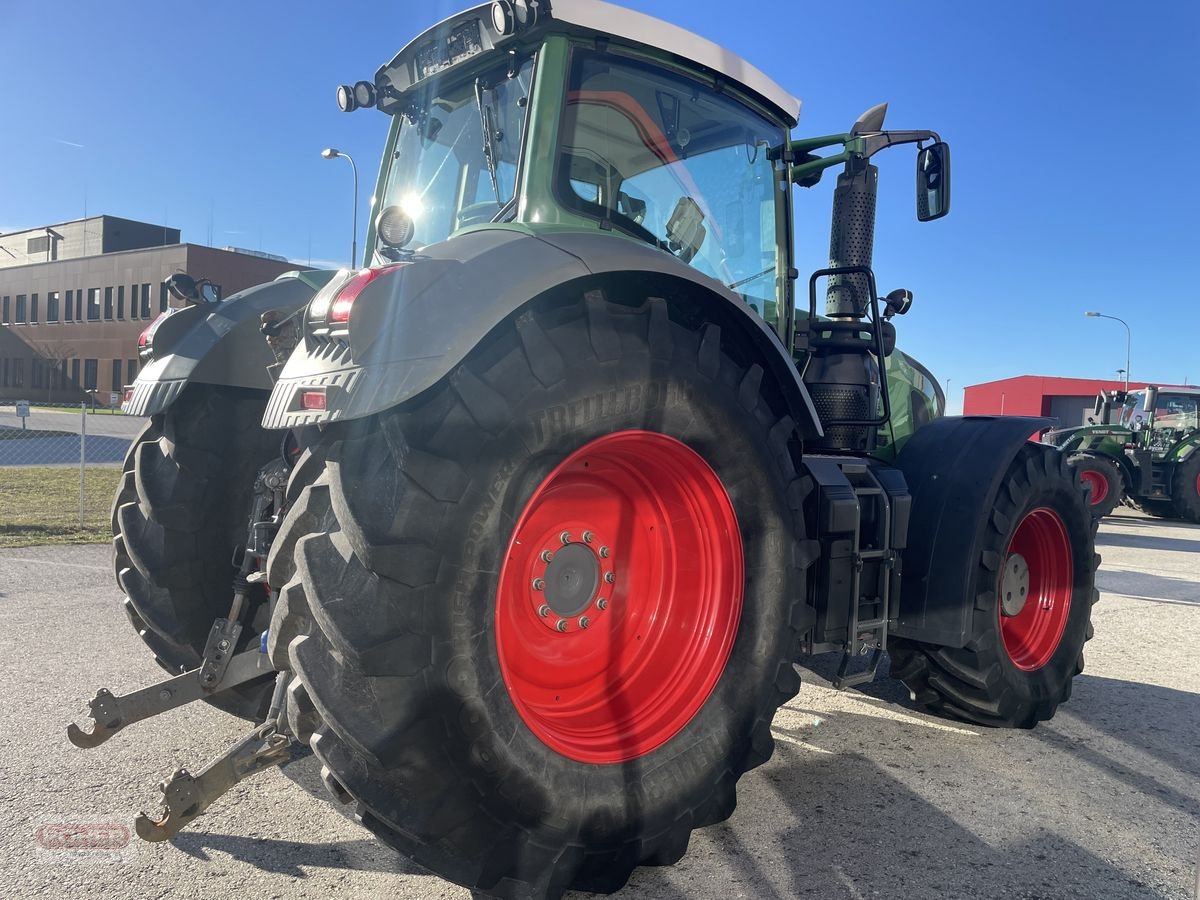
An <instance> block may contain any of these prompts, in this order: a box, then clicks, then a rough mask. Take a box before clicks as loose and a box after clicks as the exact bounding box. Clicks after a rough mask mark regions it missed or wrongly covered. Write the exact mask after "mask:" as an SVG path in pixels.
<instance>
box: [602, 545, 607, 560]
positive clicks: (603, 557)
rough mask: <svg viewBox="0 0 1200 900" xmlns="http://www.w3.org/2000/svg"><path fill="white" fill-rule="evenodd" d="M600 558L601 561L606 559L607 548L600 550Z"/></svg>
mask: <svg viewBox="0 0 1200 900" xmlns="http://www.w3.org/2000/svg"><path fill="white" fill-rule="evenodd" d="M600 558H601V559H608V548H607V547H601V548H600Z"/></svg>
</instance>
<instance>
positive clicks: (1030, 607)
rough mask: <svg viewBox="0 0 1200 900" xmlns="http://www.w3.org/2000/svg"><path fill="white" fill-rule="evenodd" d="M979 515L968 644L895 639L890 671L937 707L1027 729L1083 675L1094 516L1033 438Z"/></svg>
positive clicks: (1093, 595) (1057, 457) (1055, 455)
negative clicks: (980, 531)
mask: <svg viewBox="0 0 1200 900" xmlns="http://www.w3.org/2000/svg"><path fill="white" fill-rule="evenodd" d="M982 515H983V517H984V520H985V522H986V525H985V526H984V533H983V537H982V540H981V541H979V542H978V543H977V544H976V556H975V560H974V571H973V574H972V576H971V579H970V585H969V592H968V597H970V598H972V600H973V602H972V613H971V620H970V635H969V637H968V640H967V644H966V646H965V647H961V648H957V647H942V646H938V645H935V644H925V643H921V642H918V641H911V640H904V639H893V640H891V641H889V653H890V655H891V657H892V674H893V675H895V676H896V677H898V678H900V679H901V680H902V681H904V683H905V684H906V685H908V688H909V690H911V691H912V692H913V694H914V696H915V697H916V699H917V700H918V701H920V702H922V703H924V704H925V705H927V706H929V707H930V708H931V709H933V710H935V711H937V712H940V713H944V714H947V715H950V716H953V717H955V718H959V719H964V720H966V721H970V722H975V723H978V724H980V725H995V726H1008V727H1019V728H1032V727H1033V726H1034V725H1036V724H1037V723H1038V722H1040V721H1044V720H1046V719H1049V718H1050V717H1051V716H1053V715H1054V712H1055V710H1056V709H1057V707H1058V705H1059V704H1060V703H1063V702H1065V701H1066V700H1067V699H1068V698H1069V697H1070V695H1071V682H1072V679H1073V678H1074V677H1075V676H1076V675H1078V674H1079V673H1080V672H1081V671H1083V645H1084V642H1085V641H1086V640H1087V639H1088V638H1090V637H1091V636H1092V626H1091V608H1092V604H1093V603H1095V602H1096V599H1097V597H1098V594H1097V591H1096V589H1095V586H1094V582H1095V579H1094V572H1095V569H1096V566H1097V565H1098V563H1099V557H1097V556H1095V554H1094V551H1093V538H1092V535H1093V534H1094V532H1095V520H1093V519H1092V517H1091V514H1090V512H1089V510H1088V507H1087V504H1086V502H1085V500H1084V494H1083V492H1082V491H1081V490H1080V489H1079V487H1078V485H1077V483H1076V481H1075V479H1074V474H1073V472H1072V470H1071V469H1070V468H1069V467H1068V466H1067V465H1066V463H1065V462H1064V461H1063V459H1062V456H1061V454H1060V453H1059V452H1058V451H1055V450H1051V449H1049V448H1043V447H1041V446H1039V445H1035V444H1030V445H1028V446H1026V447H1024V448H1022V450H1021V451H1020V452H1019V453H1018V455H1017V457H1016V459H1015V460H1014V461H1013V463H1012V464H1011V465H1010V467H1009V469H1008V472H1007V473H1006V474H1005V476H1004V479H1003V481H1002V482H1001V485H1000V488H999V491H998V493H997V495H996V499H995V501H994V503H993V506H992V508H991V509H989V510H985V511H983V512H982ZM962 527H963V528H964V529H966V528H970V529H974V528H976V527H977V524H976V521H974V520H973V521H970V522H963V523H962ZM935 563H936V560H935Z"/></svg>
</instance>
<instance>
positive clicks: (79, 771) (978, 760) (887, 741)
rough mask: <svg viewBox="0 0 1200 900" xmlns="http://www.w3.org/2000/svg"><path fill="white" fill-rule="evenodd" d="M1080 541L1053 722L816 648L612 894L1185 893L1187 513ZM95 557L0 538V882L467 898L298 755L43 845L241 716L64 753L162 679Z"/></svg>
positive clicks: (47, 892) (1194, 587) (1189, 615)
mask: <svg viewBox="0 0 1200 900" xmlns="http://www.w3.org/2000/svg"><path fill="white" fill-rule="evenodd" d="M89 424H90V423H89ZM1099 543H1100V545H1101V546H1100V552H1101V553H1103V554H1104V564H1103V566H1102V569H1101V572H1100V576H1099V579H1100V587H1101V590H1102V592H1103V594H1102V597H1101V603H1100V604H1099V605H1098V606H1097V607H1096V609H1095V619H1094V621H1095V625H1096V637H1095V639H1094V640H1093V641H1092V643H1091V644H1090V645H1089V649H1088V665H1087V671H1086V672H1085V673H1084V674H1083V675H1082V676H1081V677H1080V678H1079V679H1078V680H1077V681H1076V683H1075V692H1074V697H1073V699H1072V700H1071V702H1070V703H1069V704H1068V705H1067V706H1066V707H1064V708H1063V709H1061V710H1060V711H1059V714H1058V716H1057V717H1056V718H1055V719H1054V720H1053V721H1052V722H1050V723H1048V724H1043V725H1041V726H1039V727H1038V728H1037V729H1035V730H1033V731H1027V732H1025V731H1023V732H1002V731H987V730H982V729H977V728H973V727H965V726H962V725H960V724H957V723H952V722H946V721H943V720H939V719H936V718H933V717H931V716H928V715H926V714H924V713H923V712H921V711H919V710H917V709H915V708H913V707H912V705H911V704H909V702H908V700H907V694H906V692H905V691H904V690H903V689H902V688H901V686H900V685H899V684H898V683H897V682H895V681H891V680H889V679H887V678H886V677H881V678H880V679H879V680H878V681H876V682H875V683H874V684H872V685H867V686H866V687H865V689H864V690H855V691H849V692H845V693H838V692H835V691H833V690H831V689H830V687H829V682H828V680H827V676H828V675H829V674H830V667H828V666H826V665H825V663H826V661H825V660H822V661H821V663H822V664H821V665H820V666H813V667H811V668H804V669H803V671H802V674H803V675H804V676H805V678H804V680H805V685H804V687H803V689H802V690H801V693H800V696H799V697H797V698H796V700H794V701H793V702H792V703H791V704H789V705H788V706H787V707H786V708H784V709H782V710H781V711H780V713H779V715H778V716H777V718H776V720H775V732H776V735H777V737H778V738H779V740H778V745H777V750H776V753H775V756H774V758H773V759H772V760H771V761H770V762H769V763H768V764H767V765H765V766H763V767H762V768H760V769H758V770H756V771H755V772H753V773H751V774H750V775H749V776H747V777H746V778H745V779H744V780H743V781H742V784H741V790H740V798H739V799H740V802H739V805H738V810H737V813H736V814H735V815H734V817H733V818H732V819H731V820H730V821H729V822H727V823H725V824H723V825H718V826H714V827H711V828H706V829H704V830H703V831H700V832H698V833H697V834H696V835H695V836H694V837H693V839H692V844H691V849H690V851H689V853H688V855H687V856H686V857H685V858H684V860H683V862H682V863H680V864H679V865H677V866H675V867H672V868H668V869H653V870H639V871H638V872H637V873H636V874H635V876H634V878H633V880H632V881H631V882H630V884H629V886H628V887H627V888H626V889H625V890H624V891H623V892H621V894H619V895H618V897H619V898H630V900H632V898H661V900H681V898H713V900H718V898H720V900H725V898H753V900H783V898H790V897H813V898H821V900H824V898H835V900H841V898H846V900H865V898H893V897H894V898H905V900H908V898H1000V897H1003V898H1014V900H1015V898H1025V900H1034V898H1039V900H1051V898H1055V900H1057V898H1081V900H1083V898H1086V900H1107V898H1111V900H1130V898H1172V900H1184V898H1190V897H1192V896H1193V892H1194V891H1195V885H1196V877H1197V876H1196V866H1197V858H1198V855H1200V854H1198V847H1200V825H1198V822H1200V755H1198V752H1200V705H1198V703H1197V700H1198V699H1200V697H1198V696H1197V695H1198V694H1200V662H1198V661H1197V657H1196V653H1195V645H1196V641H1197V638H1200V528H1197V527H1194V526H1189V525H1181V524H1179V523H1168V522H1162V521H1158V520H1154V519H1148V518H1143V517H1141V516H1138V515H1136V514H1133V513H1125V514H1121V515H1118V516H1116V517H1112V518H1110V519H1108V520H1106V521H1105V523H1104V524H1103V526H1102V528H1101V534H1100V537H1099ZM108 560H109V550H108V548H107V547H103V546H85V547H55V548H49V547H45V548H29V549H23V550H8V551H0V635H3V636H2V637H0V677H2V678H3V680H4V682H5V683H6V684H8V685H9V687H8V689H7V690H6V692H5V698H4V702H3V704H0V748H2V749H3V752H2V753H0V884H3V888H0V893H2V895H3V896H4V897H6V898H28V897H94V896H104V897H105V898H112V900H116V898H124V897H129V898H161V897H184V898H193V897H194V898H201V897H213V896H235V895H236V896H256V897H264V898H267V897H282V898H294V897H312V898H322V900H324V898H328V897H330V896H334V895H337V896H338V897H344V898H377V897H384V896H387V897H395V898H429V900H432V898H448V900H449V898H454V900H465V898H467V896H468V894H467V892H466V891H464V890H462V889H460V888H457V887H454V886H452V885H449V884H447V883H445V882H443V881H441V880H439V879H437V878H434V877H432V876H429V875H427V874H424V873H422V872H420V871H418V870H417V869H416V868H415V867H414V866H412V865H411V864H409V863H407V862H406V861H405V860H403V859H401V858H399V857H397V856H395V855H394V854H393V853H391V852H390V851H388V850H386V849H385V848H383V847H382V846H381V845H378V844H377V843H376V842H375V841H374V839H373V838H372V837H371V836H370V835H369V834H368V833H367V832H366V831H365V830H363V829H362V828H360V827H359V826H358V825H357V824H356V823H355V822H354V821H352V820H351V819H349V818H347V817H346V816H345V815H344V814H343V812H342V811H341V808H340V807H336V806H334V805H332V804H331V803H328V802H326V800H325V796H326V795H325V792H324V789H323V788H322V787H321V786H320V785H319V783H318V781H317V767H316V765H315V763H314V762H313V760H312V758H311V757H305V758H302V759H298V760H297V761H295V762H293V763H290V764H289V765H287V766H286V767H284V768H283V769H281V770H276V771H270V772H267V773H266V774H264V775H260V776H258V777H257V778H256V779H253V780H251V781H248V782H244V783H243V784H241V785H240V786H238V787H237V788H235V790H234V791H232V792H231V793H230V794H229V795H227V796H226V797H225V798H223V799H222V800H221V801H219V802H218V803H217V805H215V806H214V807H213V808H212V810H211V811H210V812H209V813H208V814H207V815H206V816H205V817H203V818H202V819H200V820H199V821H198V822H197V823H196V825H195V826H194V827H193V828H192V829H191V830H190V831H187V832H185V833H184V834H183V835H181V836H180V837H178V838H177V839H176V840H175V841H174V842H172V843H169V844H160V845H151V844H143V843H140V842H138V841H137V840H136V838H135V839H134V841H133V842H132V843H130V844H129V845H127V846H124V847H122V848H120V849H117V850H113V851H110V852H100V851H95V852H85V853H76V854H74V855H72V854H71V853H69V852H67V851H62V850H55V849H53V848H52V847H51V848H50V849H47V848H46V847H43V846H39V843H40V844H51V845H52V844H53V841H52V840H49V839H47V835H50V836H53V834H54V833H55V832H54V830H53V826H55V825H59V824H63V823H89V824H104V825H108V826H116V827H117V829H118V830H117V831H116V832H113V831H112V830H111V828H110V830H109V831H108V834H110V835H111V834H114V833H116V834H118V835H119V834H120V833H121V832H120V831H119V829H120V827H122V826H128V825H129V824H130V823H131V819H132V814H133V813H134V812H136V811H137V810H138V809H140V808H143V807H147V808H149V807H153V805H154V802H155V798H156V796H157V792H156V791H155V790H154V785H155V784H156V783H157V781H158V780H159V779H160V778H162V777H163V776H165V775H166V774H168V773H169V772H170V770H171V769H173V768H174V767H176V766H190V767H192V768H193V769H195V768H199V766H200V765H201V764H202V763H203V762H204V761H205V760H206V759H207V758H209V757H210V756H211V755H213V754H215V753H216V752H218V751H219V750H220V749H221V748H222V747H223V746H224V745H225V744H226V743H228V742H229V741H231V740H233V739H234V738H236V737H238V736H239V734H240V732H241V730H242V725H241V724H240V723H238V722H237V721H235V720H233V719H231V718H228V717H226V716H224V715H223V714H221V713H219V712H216V711H215V710H213V709H210V708H208V707H205V706H202V705H198V706H196V707H195V708H184V709H182V710H178V711H176V712H174V713H171V714H169V715H166V716H163V717H162V718H160V719H158V720H152V721H150V722H145V723H141V724H140V725H137V726H134V727H132V728H130V730H129V731H127V732H125V733H123V734H120V735H118V736H116V737H114V738H113V739H112V740H111V741H109V743H108V744H106V745H104V746H103V747H101V748H99V749H96V750H92V751H83V750H77V749H75V748H73V747H71V746H70V745H69V744H68V743H67V741H66V738H65V735H64V731H63V726H64V725H65V724H66V722H67V721H68V720H69V718H70V717H71V715H72V714H73V713H74V712H75V711H76V710H79V709H82V708H83V705H84V703H85V701H86V700H87V699H88V698H89V697H91V695H92V694H93V693H94V691H95V689H96V688H97V687H100V686H109V687H112V688H114V689H118V690H129V689H132V688H134V687H137V686H140V685H141V684H143V683H145V682H147V681H149V680H152V679H155V678H157V677H159V676H160V672H159V670H158V669H157V668H156V667H155V666H154V665H153V664H152V663H151V661H150V658H149V655H148V653H147V652H146V651H145V649H144V648H143V647H142V645H141V643H140V641H139V640H138V638H137V637H136V636H135V635H134V634H133V633H132V632H131V631H130V629H129V627H128V624H127V622H126V620H125V617H124V615H123V614H122V612H121V610H120V608H119V603H118V601H119V599H120V598H119V594H118V592H117V589H116V588H115V586H114V584H113V579H112V575H111V570H110V569H109V562H108ZM46 826H51V829H50V830H47V829H46ZM39 828H41V829H42V831H41V834H42V838H41V840H40V842H39V839H38V837H37V835H38V833H39V832H38V829H39ZM118 843H119V841H118Z"/></svg>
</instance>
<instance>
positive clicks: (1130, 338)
mask: <svg viewBox="0 0 1200 900" xmlns="http://www.w3.org/2000/svg"><path fill="white" fill-rule="evenodd" d="M1084 315H1085V316H1087V317H1088V318H1089V319H1112V320H1113V321H1114V322H1120V323H1121V324H1122V325H1124V326H1125V393H1127V394H1128V393H1129V345H1130V344H1131V343H1132V342H1133V333H1132V332H1131V331H1130V330H1129V323H1128V322H1126V321H1125V320H1124V319H1119V318H1117V317H1116V316H1106V315H1105V314H1104V313H1099V312H1086V313H1084Z"/></svg>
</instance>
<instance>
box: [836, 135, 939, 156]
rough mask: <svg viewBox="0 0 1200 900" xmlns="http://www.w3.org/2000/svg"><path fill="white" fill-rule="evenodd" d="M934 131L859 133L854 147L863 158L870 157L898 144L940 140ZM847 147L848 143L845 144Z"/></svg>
mask: <svg viewBox="0 0 1200 900" xmlns="http://www.w3.org/2000/svg"><path fill="white" fill-rule="evenodd" d="M940 140H941V138H940V137H939V136H938V133H937V132H936V131H877V132H875V133H873V134H860V135H858V136H857V138H856V143H857V144H858V146H857V147H856V148H854V149H856V150H857V152H858V154H859V155H860V156H862V158H863V159H870V158H871V157H872V156H874V155H875V154H876V153H878V152H879V151H880V150H886V149H887V148H888V147H894V146H896V145H898V144H919V143H921V142H922V141H940ZM847 146H848V147H849V145H847Z"/></svg>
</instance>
